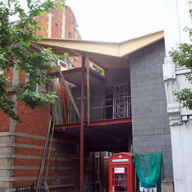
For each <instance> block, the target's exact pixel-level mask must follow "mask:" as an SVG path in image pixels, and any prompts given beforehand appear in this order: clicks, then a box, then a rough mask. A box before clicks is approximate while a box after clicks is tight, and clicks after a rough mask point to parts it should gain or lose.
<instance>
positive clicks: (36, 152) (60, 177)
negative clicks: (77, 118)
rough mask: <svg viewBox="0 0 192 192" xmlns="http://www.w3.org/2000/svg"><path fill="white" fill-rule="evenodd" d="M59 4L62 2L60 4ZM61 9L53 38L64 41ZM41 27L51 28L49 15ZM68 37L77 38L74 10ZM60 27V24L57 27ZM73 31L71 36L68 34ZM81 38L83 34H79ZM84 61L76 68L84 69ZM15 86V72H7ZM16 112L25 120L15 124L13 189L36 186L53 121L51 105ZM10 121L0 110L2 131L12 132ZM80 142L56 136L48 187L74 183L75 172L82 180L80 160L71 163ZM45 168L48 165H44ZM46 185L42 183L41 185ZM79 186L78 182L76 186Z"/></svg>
mask: <svg viewBox="0 0 192 192" xmlns="http://www.w3.org/2000/svg"><path fill="white" fill-rule="evenodd" d="M58 4H59V3H58ZM62 11H63V9H62V8H58V9H57V10H55V11H54V14H53V17H52V37H53V38H61V33H62ZM38 20H39V21H40V22H41V27H45V28H48V14H44V15H43V16H41V17H39V18H38ZM66 21H67V22H66V38H74V37H75V34H74V27H75V26H74V23H75V17H74V15H73V13H72V11H71V10H70V9H69V8H67V9H66ZM55 24H57V25H55ZM69 32H70V33H69ZM37 35H42V36H43V37H47V36H48V33H47V31H46V32H45V31H39V32H37ZM78 38H80V35H79V34H78ZM81 62H82V61H81V58H79V59H78V61H77V62H76V64H75V65H77V67H79V66H81ZM5 75H6V76H7V77H8V78H9V79H10V82H9V83H8V85H9V86H11V85H12V82H11V80H12V76H13V75H12V70H10V71H5ZM24 82H25V73H23V74H19V83H24ZM17 113H18V115H19V116H20V117H21V120H22V121H23V122H22V123H21V124H19V123H16V127H15V133H16V136H15V147H14V154H15V159H14V163H13V166H15V169H14V170H13V177H14V178H15V181H13V187H19V186H29V185H31V184H32V182H33V181H34V182H35V184H36V183H37V178H38V174H39V168H40V164H41V157H42V154H43V148H44V143H45V138H46V135H47V129H48V125H49V118H50V106H49V105H48V104H46V105H44V106H42V107H39V109H35V110H32V109H30V108H29V107H27V106H26V105H25V103H24V102H21V101H19V102H18V103H17ZM9 122H10V118H9V117H8V116H7V115H5V114H4V113H2V112H1V111H0V132H5V131H9ZM76 145H77V143H75V139H74V138H73V137H71V136H68V135H64V134H61V133H54V139H53V144H52V150H51V159H50V166H49V167H50V171H49V177H48V183H49V184H73V179H74V178H73V173H74V174H75V179H76V181H78V180H79V161H71V157H74V156H76V148H77V146H76ZM45 165H46V164H45ZM42 183H43V182H42ZM76 184H77V185H78V182H77V183H76Z"/></svg>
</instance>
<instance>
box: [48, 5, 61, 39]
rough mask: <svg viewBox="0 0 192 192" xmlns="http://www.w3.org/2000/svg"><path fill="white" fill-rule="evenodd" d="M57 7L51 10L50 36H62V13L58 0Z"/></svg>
mask: <svg viewBox="0 0 192 192" xmlns="http://www.w3.org/2000/svg"><path fill="white" fill-rule="evenodd" d="M56 5H57V7H58V8H57V9H55V10H54V11H53V16H52V28H51V37H52V38H61V37H62V36H61V35H62V25H63V22H62V15H63V7H60V6H59V5H60V2H57V3H56Z"/></svg>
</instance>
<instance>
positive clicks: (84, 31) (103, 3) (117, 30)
mask: <svg viewBox="0 0 192 192" xmlns="http://www.w3.org/2000/svg"><path fill="white" fill-rule="evenodd" d="M164 1H166V0H66V5H68V6H70V8H71V9H72V11H73V13H74V15H75V17H76V20H77V24H78V25H79V27H78V30H79V32H80V34H81V37H82V39H83V40H93V41H104V42H122V41H126V40H129V39H132V38H135V37H139V36H143V35H146V34H149V33H153V32H156V31H159V30H163V28H164ZM20 2H21V5H23V6H25V3H26V0H20Z"/></svg>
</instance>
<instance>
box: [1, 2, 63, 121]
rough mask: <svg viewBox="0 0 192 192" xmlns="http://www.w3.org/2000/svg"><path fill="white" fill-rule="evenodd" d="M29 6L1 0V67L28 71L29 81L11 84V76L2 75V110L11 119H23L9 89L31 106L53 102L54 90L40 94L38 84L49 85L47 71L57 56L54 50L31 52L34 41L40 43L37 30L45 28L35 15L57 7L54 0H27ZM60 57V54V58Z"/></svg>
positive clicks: (20, 71)
mask: <svg viewBox="0 0 192 192" xmlns="http://www.w3.org/2000/svg"><path fill="white" fill-rule="evenodd" d="M26 1H27V7H28V8H27V9H24V8H22V7H21V5H20V1H19V0H0V69H2V70H4V71H9V70H11V69H13V68H14V69H15V70H17V71H18V72H19V73H26V74H27V76H28V79H29V80H28V81H27V82H25V83H23V84H19V85H17V86H14V87H11V88H10V87H9V86H8V84H7V83H8V81H9V80H8V79H7V78H6V77H5V76H4V75H3V74H0V109H1V110H2V111H3V112H4V113H6V114H8V115H9V116H10V117H11V118H13V119H14V120H17V121H21V120H20V118H19V116H18V115H17V114H16V113H15V112H14V109H15V103H14V101H13V100H11V97H10V92H11V93H14V94H15V95H16V96H17V99H18V100H21V101H24V102H25V103H26V105H27V106H29V107H31V108H32V109H34V108H37V107H38V106H40V105H43V103H45V102H48V103H53V102H54V98H55V95H54V93H51V94H47V93H37V92H35V90H36V86H38V85H39V86H40V85H42V84H46V83H48V82H49V81H50V80H51V77H47V76H46V71H47V70H48V69H50V70H51V65H50V62H51V61H53V60H55V59H56V58H57V56H56V55H51V50H49V49H47V50H43V51H37V52H33V51H31V49H30V47H31V42H32V41H33V42H38V41H40V40H41V39H42V36H36V31H38V30H42V29H41V25H40V22H39V21H36V20H35V18H37V17H39V16H41V15H43V14H45V13H46V12H48V11H49V10H50V9H55V8H56V7H55V5H54V3H53V2H52V1H51V0H45V1H44V2H43V3H42V1H41V0H26ZM13 16H14V17H16V16H17V17H18V21H16V22H12V21H10V17H13ZM60 59H61V57H60Z"/></svg>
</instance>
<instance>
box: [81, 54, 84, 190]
mask: <svg viewBox="0 0 192 192" xmlns="http://www.w3.org/2000/svg"><path fill="white" fill-rule="evenodd" d="M84 99H85V57H84V56H83V57H82V76H81V129H80V192H83V191H84Z"/></svg>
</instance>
